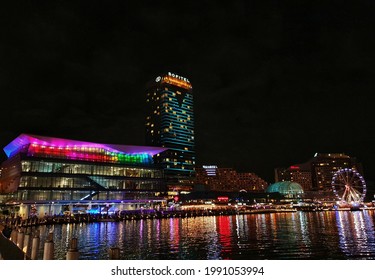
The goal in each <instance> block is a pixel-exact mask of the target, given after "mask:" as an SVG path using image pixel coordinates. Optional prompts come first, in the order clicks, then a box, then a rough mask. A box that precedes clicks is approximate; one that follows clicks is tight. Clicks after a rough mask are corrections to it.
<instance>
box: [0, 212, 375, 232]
mask: <svg viewBox="0 0 375 280" xmlns="http://www.w3.org/2000/svg"><path fill="white" fill-rule="evenodd" d="M374 209H375V208H359V209H351V208H341V209H340V208H339V209H330V208H327V209H315V208H299V209H298V208H260V209H244V210H237V209H213V210H212V209H211V210H167V211H156V210H155V211H152V210H139V211H138V210H135V211H123V212H121V213H117V214H73V215H70V216H69V215H54V216H46V217H43V218H39V217H36V216H34V217H29V218H27V219H21V218H20V217H17V218H10V217H7V218H6V219H5V220H3V221H1V222H0V224H3V225H8V226H9V227H11V228H28V227H34V226H41V225H55V224H74V223H97V222H122V221H132V220H133V221H134V220H135V221H137V220H147V219H168V218H196V217H202V216H232V215H248V214H271V213H295V212H324V211H351V212H354V211H366V210H374Z"/></svg>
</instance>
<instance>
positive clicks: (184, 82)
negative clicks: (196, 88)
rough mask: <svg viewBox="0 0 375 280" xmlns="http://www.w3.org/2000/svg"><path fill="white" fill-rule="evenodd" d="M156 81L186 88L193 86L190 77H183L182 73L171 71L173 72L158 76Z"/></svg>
mask: <svg viewBox="0 0 375 280" xmlns="http://www.w3.org/2000/svg"><path fill="white" fill-rule="evenodd" d="M155 82H157V83H159V82H160V83H167V84H171V85H175V86H178V87H181V88H185V89H188V90H190V89H191V88H192V86H191V84H190V81H189V79H187V78H185V77H182V76H180V75H177V74H174V73H171V72H168V74H167V75H165V76H163V77H161V76H158V77H156V79H155Z"/></svg>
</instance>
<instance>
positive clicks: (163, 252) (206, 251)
mask: <svg viewBox="0 0 375 280" xmlns="http://www.w3.org/2000/svg"><path fill="white" fill-rule="evenodd" d="M374 224H375V212H374V211H373V210H368V211H353V212H352V211H338V212H334V211H323V212H295V213H269V214H250V215H237V216H216V217H215V216H213V217H197V218H183V219H181V218H170V219H155V220H141V221H125V222H117V223H116V222H108V223H90V224H85V223H82V224H71V225H56V226H55V227H54V242H55V259H65V258H66V251H67V246H68V244H69V241H70V239H71V237H77V238H78V248H79V251H80V259H90V260H91V259H96V260H100V259H108V250H109V248H110V247H114V246H117V247H119V248H120V250H121V259H162V260H165V259H190V260H199V259H256V260H264V259H272V260H279V259H334V260H339V259H375V232H374ZM50 227H51V226H43V227H40V230H41V235H42V242H41V250H40V259H42V258H43V248H42V247H43V239H44V237H45V236H46V235H47V232H48V230H49V229H50Z"/></svg>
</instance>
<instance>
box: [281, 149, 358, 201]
mask: <svg viewBox="0 0 375 280" xmlns="http://www.w3.org/2000/svg"><path fill="white" fill-rule="evenodd" d="M344 168H353V169H355V170H357V171H358V172H359V173H361V174H363V170H362V165H361V163H359V162H357V160H356V158H353V157H350V156H348V155H346V154H343V153H316V154H315V155H314V157H313V158H311V159H310V160H309V161H307V162H305V163H302V164H294V165H292V166H290V167H288V168H276V169H275V181H276V182H282V181H292V182H296V183H299V184H300V185H301V186H302V188H303V190H304V191H305V192H308V191H313V192H320V193H321V194H323V197H324V193H325V194H326V196H329V195H333V193H332V186H331V184H332V177H333V175H334V173H335V172H337V171H338V170H341V169H344Z"/></svg>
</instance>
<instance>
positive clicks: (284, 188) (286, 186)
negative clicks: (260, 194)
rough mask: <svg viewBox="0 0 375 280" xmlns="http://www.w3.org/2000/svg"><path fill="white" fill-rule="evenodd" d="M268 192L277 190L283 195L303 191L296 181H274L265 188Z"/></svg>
mask: <svg viewBox="0 0 375 280" xmlns="http://www.w3.org/2000/svg"><path fill="white" fill-rule="evenodd" d="M266 192H268V193H274V192H278V193H280V194H283V195H287V194H292V195H294V194H301V193H303V188H302V187H301V185H300V184H298V183H296V182H290V181H284V182H276V183H274V184H272V185H269V186H268V188H267V189H266Z"/></svg>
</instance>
